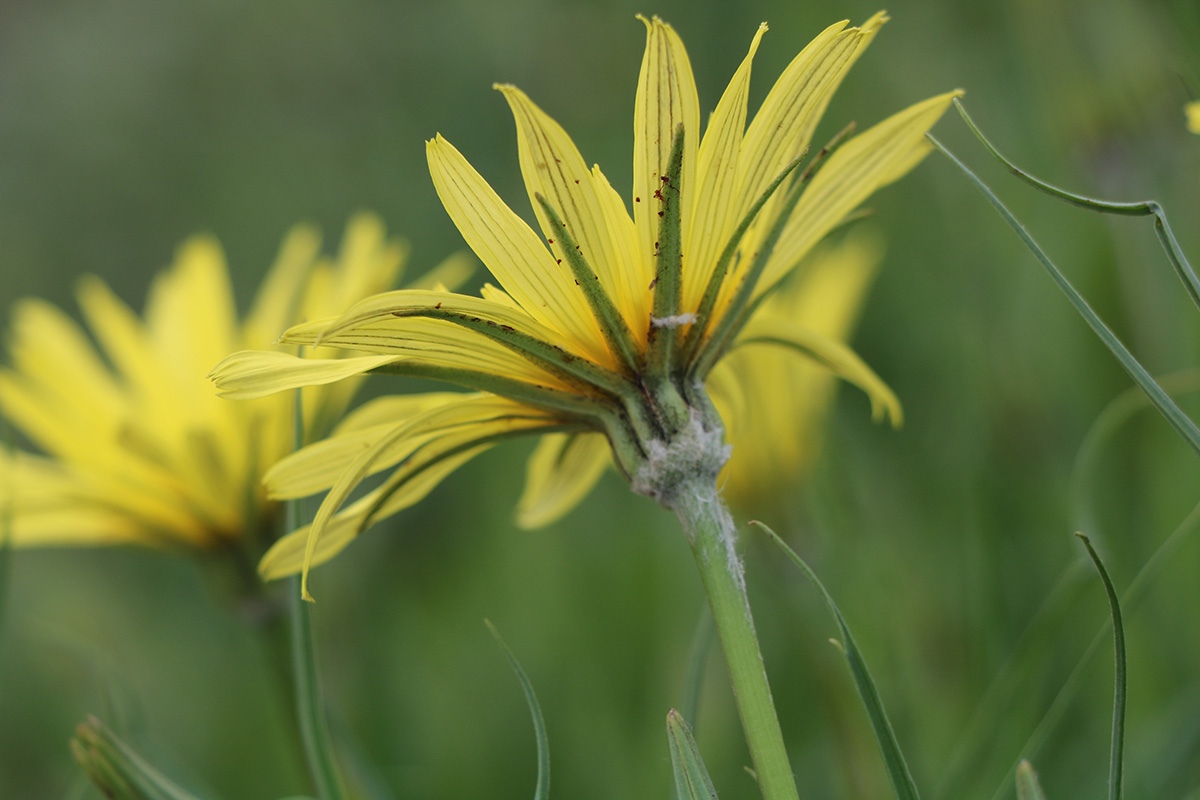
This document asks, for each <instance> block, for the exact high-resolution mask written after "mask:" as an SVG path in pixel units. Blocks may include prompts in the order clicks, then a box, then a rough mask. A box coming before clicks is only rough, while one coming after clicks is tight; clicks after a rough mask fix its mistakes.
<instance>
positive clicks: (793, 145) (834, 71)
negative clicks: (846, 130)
mask: <svg viewBox="0 0 1200 800" xmlns="http://www.w3.org/2000/svg"><path fill="white" fill-rule="evenodd" d="M886 21H887V15H886V14H884V13H882V12H880V13H878V14H876V15H875V16H873V17H871V19H869V20H867V22H866V23H864V24H863V26H862V27H861V28H847V27H846V22H845V21H842V22H838V23H835V24H833V25H830V26H829V27H828V28H826V29H825V30H824V31H822V32H821V33H820V34H819V35H818V36H817V37H816V38H815V39H813V40H812V41H811V42H809V44H808V45H807V46H806V47H805V48H804V49H803V50H801V51H800V53H799V54H798V55H797V56H796V57H795V58H794V59H793V60H792V62H791V63H790V64H789V65H788V66H787V68H786V69H785V70H784V71H783V74H782V75H780V76H779V80H777V81H776V82H775V85H774V86H772V87H771V91H770V92H768V93H767V97H766V99H765V100H763V104H762V106H761V107H760V108H759V110H758V113H757V114H755V115H754V121H753V122H751V123H750V128H749V129H748V130H747V131H746V138H745V140H744V141H743V143H742V155H741V159H740V161H739V164H738V170H739V172H740V173H741V175H742V177H741V179H740V183H741V203H740V206H741V208H742V210H743V211H744V210H746V209H748V208H749V207H750V205H751V204H753V203H754V201H755V200H756V199H757V198H758V197H759V195H761V194H762V193H763V191H764V190H765V189H766V188H767V185H768V184H769V183H770V182H771V181H772V180H774V179H775V177H776V176H777V175H778V174H779V173H780V172H781V171H782V170H783V168H784V167H785V166H787V164H788V163H789V162H791V161H792V159H794V158H796V156H798V155H800V153H801V152H802V151H803V150H804V148H805V147H807V146H808V145H809V142H810V141H811V140H812V134H813V131H814V130H815V129H816V127H817V123H818V122H820V121H821V116H822V114H824V113H825V108H826V107H827V106H828V105H829V101H830V100H831V99H832V97H833V94H834V92H835V91H836V90H837V88H838V86H839V85H840V84H841V82H842V79H843V78H844V77H845V76H846V73H847V72H849V70H850V67H851V66H853V65H854V62H855V61H856V60H857V59H858V57H859V55H861V54H862V52H863V51H864V50H865V49H866V47H867V45H868V44H870V42H871V40H872V39H873V38H874V37H875V33H876V31H878V30H879V28H880V26H882V25H883V23H884V22H886ZM780 199H781V197H780V195H778V194H777V196H776V198H773V199H772V201H771V202H773V203H778V202H780ZM769 216H770V208H764V217H769Z"/></svg>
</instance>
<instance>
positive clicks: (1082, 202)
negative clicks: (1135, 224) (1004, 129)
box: [954, 99, 1200, 308]
mask: <svg viewBox="0 0 1200 800" xmlns="http://www.w3.org/2000/svg"><path fill="white" fill-rule="evenodd" d="M954 105H955V107H956V108H957V109H958V113H959V115H960V116H962V118H963V122H965V123H967V127H968V128H970V129H971V132H972V133H974V134H975V137H976V138H977V139H979V141H980V142H982V143H983V146H984V147H986V148H987V150H988V152H990V153H991V154H992V155H993V156H995V157H996V160H998V161H999V162H1000V163H1001V164H1003V165H1004V166H1005V167H1007V168H1008V171H1009V172H1011V173H1012V174H1013V175H1016V176H1017V177H1018V178H1020V179H1021V180H1023V181H1025V182H1026V183H1028V184H1029V185H1030V186H1032V187H1034V188H1035V189H1040V190H1041V191H1043V192H1045V193H1046V194H1048V195H1050V196H1051V197H1057V198H1058V199H1059V200H1065V201H1067V202H1068V203H1071V204H1073V205H1077V206H1079V207H1081V208H1086V209H1088V210H1090V211H1099V212H1101V213H1104V214H1117V215H1120V216H1132V217H1147V216H1152V217H1154V233H1155V235H1156V236H1157V237H1158V241H1159V244H1161V245H1162V248H1163V251H1164V252H1165V253H1166V254H1167V259H1168V260H1169V261H1170V262H1171V266H1172V268H1174V270H1175V274H1176V275H1178V276H1179V280H1180V281H1182V282H1183V286H1184V288H1185V289H1186V290H1187V293H1188V296H1189V297H1191V298H1192V302H1193V303H1195V304H1196V306H1197V307H1198V308H1200V278H1197V277H1196V272H1195V270H1193V269H1192V265H1191V264H1190V263H1188V260H1187V256H1185V255H1184V254H1183V250H1182V249H1181V248H1180V247H1179V242H1178V241H1177V240H1176V239H1175V234H1174V232H1173V231H1172V230H1171V226H1170V225H1169V224H1168V223H1167V212H1166V210H1165V209H1164V208H1163V207H1162V206H1161V205H1159V204H1158V201H1157V200H1138V201H1135V202H1132V203H1120V202H1111V201H1108V200H1097V199H1096V198H1094V197H1085V196H1084V195H1080V194H1074V193H1073V192H1068V191H1066V190H1065V189H1060V188H1058V187H1057V186H1052V185H1051V184H1049V183H1046V182H1045V181H1043V180H1040V179H1039V178H1035V177H1034V176H1032V175H1030V174H1029V173H1028V172H1026V171H1025V170H1023V169H1021V168H1020V167H1018V166H1017V165H1016V164H1014V163H1012V162H1011V161H1009V160H1008V159H1007V158H1006V157H1005V156H1004V155H1003V154H1002V153H1001V152H1000V151H999V150H997V149H996V147H995V145H993V144H992V143H991V142H990V141H988V138H987V137H986V136H984V135H983V131H981V130H980V129H979V126H977V125H976V124H975V121H974V120H972V119H971V117H970V115H968V114H967V109H966V108H965V107H964V106H963V104H962V103H961V102H959V101H958V100H957V99H956V100H955V101H954Z"/></svg>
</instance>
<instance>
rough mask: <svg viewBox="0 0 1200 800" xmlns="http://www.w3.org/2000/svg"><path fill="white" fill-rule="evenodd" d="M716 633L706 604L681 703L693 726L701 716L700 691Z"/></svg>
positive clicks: (699, 622)
mask: <svg viewBox="0 0 1200 800" xmlns="http://www.w3.org/2000/svg"><path fill="white" fill-rule="evenodd" d="M715 634H716V629H715V628H714V627H713V619H712V613H711V612H710V611H709V610H708V608H707V606H706V607H705V608H704V610H703V611H702V612H700V619H699V620H697V622H696V633H695V634H694V635H693V637H692V649H691V652H690V653H688V669H687V677H685V678H684V681H683V703H682V705H680V709H681V711H680V715H681V716H682V717H683V718H684V719H690V720H691V721H692V726H693V727H695V726H696V724H697V722H696V720H698V719H699V718H700V691H701V690H702V689H703V688H704V672H705V665H706V664H707V663H708V653H709V650H711V649H712V643H713V638H714V636H715Z"/></svg>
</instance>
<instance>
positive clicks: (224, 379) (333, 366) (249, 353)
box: [210, 350, 396, 400]
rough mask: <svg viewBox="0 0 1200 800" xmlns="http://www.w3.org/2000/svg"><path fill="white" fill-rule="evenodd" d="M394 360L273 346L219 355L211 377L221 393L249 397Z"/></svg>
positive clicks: (344, 375)
mask: <svg viewBox="0 0 1200 800" xmlns="http://www.w3.org/2000/svg"><path fill="white" fill-rule="evenodd" d="M395 360H396V356H359V357H357V358H337V359H306V358H300V357H299V356H294V355H291V354H290V353H280V352H277V351H272V350H242V351H239V352H237V353H234V354H232V355H230V356H226V357H225V358H224V359H222V360H221V363H219V364H217V366H216V367H215V368H214V369H213V370H212V373H211V375H210V377H211V378H212V381H213V382H214V383H215V384H216V385H217V389H218V393H219V394H220V395H221V396H222V397H226V398H231V399H235V400H250V399H253V398H255V397H264V396H266V395H269V394H274V393H275V392H282V391H284V390H286V389H295V388H297V387H299V386H312V385H319V384H325V383H332V382H334V381H339V380H342V379H343V378H347V377H350V376H351V375H359V374H361V373H363V372H369V371H370V370H373V369H376V368H378V367H382V366H383V365H384V364H390V363H391V362H393V361H395Z"/></svg>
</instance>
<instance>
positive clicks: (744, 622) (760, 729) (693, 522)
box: [669, 478, 799, 800]
mask: <svg viewBox="0 0 1200 800" xmlns="http://www.w3.org/2000/svg"><path fill="white" fill-rule="evenodd" d="M669 506H670V507H671V508H672V510H674V511H675V514H676V515H677V516H678V517H679V521H680V522H681V523H682V524H683V528H684V531H685V532H686V533H687V536H688V541H689V542H690V543H691V545H692V553H693V555H694V556H695V557H696V566H697V567H698V568H699V569H700V580H701V581H702V582H703V584H704V592H705V594H707V595H708V607H709V609H710V610H711V611H712V617H713V624H714V626H715V627H716V630H717V636H718V638H719V639H720V642H721V649H722V650H723V651H724V653H725V663H726V666H727V667H728V669H729V678H730V682H731V683H732V684H733V693H734V697H735V699H736V700H737V707H738V713H739V714H740V715H741V718H742V727H743V729H744V730H745V732H746V742H747V744H748V745H749V746H750V757H751V759H753V761H754V771H755V773H756V774H757V776H758V784H759V788H760V789H761V790H762V795H763V797H764V798H765V800H798V797H799V795H798V794H797V792H796V780H795V778H794V777H793V776H792V768H791V764H790V762H789V761H788V755H787V750H786V749H785V748H784V745H783V732H782V731H781V730H780V728H779V719H778V717H777V716H776V715H775V703H774V702H773V701H772V699H771V687H770V686H769V685H768V684H767V673H766V669H765V667H764V666H763V659H762V654H761V653H760V651H759V647H758V636H757V635H756V634H755V632H754V619H753V617H752V616H751V614H750V602H749V600H748V599H747V597H746V584H745V582H744V580H743V578H742V561H741V559H740V558H739V557H738V554H737V552H736V550H735V549H734V540H735V537H736V533H737V529H736V528H735V526H734V523H733V517H731V516H730V514H729V510H728V509H727V508H726V507H725V504H724V503H723V502H722V500H721V498H720V496H719V495H718V493H717V487H716V484H715V482H713V481H712V480H705V479H704V478H698V479H697V480H695V481H689V482H688V484H685V485H683V486H680V487H679V491H678V492H677V493H674V494H673V497H672V498H671V500H670V502H669Z"/></svg>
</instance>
